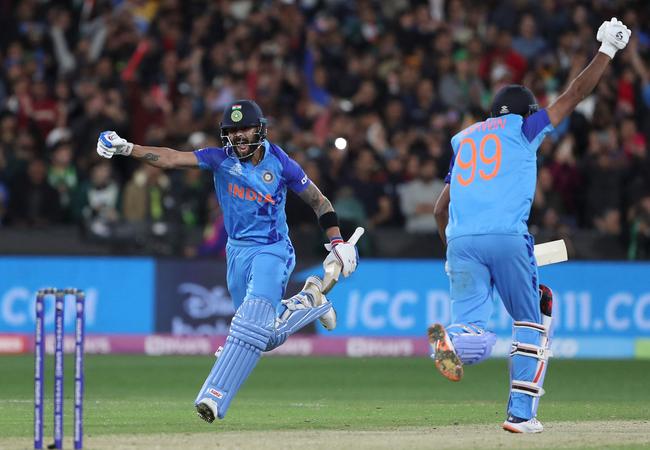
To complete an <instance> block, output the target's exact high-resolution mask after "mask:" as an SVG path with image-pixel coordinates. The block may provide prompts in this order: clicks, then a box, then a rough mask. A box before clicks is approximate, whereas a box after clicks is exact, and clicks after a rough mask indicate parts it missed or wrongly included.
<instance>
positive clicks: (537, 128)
mask: <svg viewBox="0 0 650 450" xmlns="http://www.w3.org/2000/svg"><path fill="white" fill-rule="evenodd" d="M551 131H553V125H552V124H551V120H550V119H549V117H548V113H547V112H546V110H545V109H542V110H541V111H537V112H536V113H535V114H532V115H530V116H528V117H527V118H526V119H524V122H523V124H522V125H521V132H522V134H523V135H524V138H525V139H526V142H528V144H529V146H530V148H532V149H534V150H537V148H538V147H539V146H540V144H541V143H542V141H543V140H544V138H545V137H546V135H547V134H548V133H550V132H551Z"/></svg>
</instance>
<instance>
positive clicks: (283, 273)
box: [226, 239, 296, 311]
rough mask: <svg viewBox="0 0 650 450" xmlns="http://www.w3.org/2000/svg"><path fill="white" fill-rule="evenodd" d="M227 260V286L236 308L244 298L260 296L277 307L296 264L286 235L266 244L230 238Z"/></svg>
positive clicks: (227, 247)
mask: <svg viewBox="0 0 650 450" xmlns="http://www.w3.org/2000/svg"><path fill="white" fill-rule="evenodd" d="M226 260H227V265H228V275H227V282H228V290H229V291H230V296H231V297H232V301H233V306H234V308H235V311H236V310H237V309H239V307H240V306H241V304H242V303H243V302H244V300H245V299H247V298H257V299H259V298H262V299H265V300H268V301H270V302H272V304H273V307H274V308H277V307H278V305H279V304H280V301H281V300H282V298H283V297H284V292H285V289H286V287H287V282H288V281H289V277H290V276H291V272H293V269H294V267H295V266H296V257H295V253H294V250H293V246H292V245H291V242H290V241H289V240H288V239H287V240H282V241H278V242H276V243H275V244H268V245H261V244H255V245H251V244H250V243H247V242H241V241H236V240H234V239H229V240H228V245H227V246H226Z"/></svg>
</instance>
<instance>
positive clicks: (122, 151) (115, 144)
mask: <svg viewBox="0 0 650 450" xmlns="http://www.w3.org/2000/svg"><path fill="white" fill-rule="evenodd" d="M132 151H133V144H131V143H130V142H128V141H127V140H126V139H124V138H121V137H120V136H119V135H118V134H117V133H116V132H115V131H102V132H101V133H100V134H99V139H97V153H98V154H99V156H101V157H102V158H106V159H111V158H112V157H113V155H122V156H129V155H130V154H131V152H132Z"/></svg>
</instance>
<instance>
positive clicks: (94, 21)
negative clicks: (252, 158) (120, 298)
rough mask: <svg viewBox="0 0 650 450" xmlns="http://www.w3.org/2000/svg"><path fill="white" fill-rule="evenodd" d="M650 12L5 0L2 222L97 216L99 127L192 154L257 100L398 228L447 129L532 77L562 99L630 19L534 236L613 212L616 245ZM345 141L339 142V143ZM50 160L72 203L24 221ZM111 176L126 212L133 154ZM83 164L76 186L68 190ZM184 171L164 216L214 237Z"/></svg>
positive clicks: (564, 139) (347, 189) (641, 119)
mask: <svg viewBox="0 0 650 450" xmlns="http://www.w3.org/2000/svg"><path fill="white" fill-rule="evenodd" d="M645 6H646V5H645V2H643V1H640V0H636V1H632V2H620V1H619V2H610V3H608V4H607V5H605V4H604V3H603V2H601V1H598V0H589V1H578V0H567V1H562V2H560V1H557V0H545V1H542V2H531V1H521V2H496V3H495V4H494V5H493V4H490V3H485V4H483V3H480V4H479V3H476V2H471V1H469V0H450V1H448V2H415V1H406V0H399V1H392V2H377V1H372V0H357V1H350V2H334V1H328V2H227V1H222V2H183V1H181V0H166V1H165V2H154V1H145V2H133V1H109V0H97V1H94V2H38V1H34V0H24V1H20V2H9V3H8V6H7V7H6V10H7V11H9V12H10V17H9V18H8V19H7V20H6V21H5V24H7V25H6V27H5V29H3V30H2V34H3V39H2V40H1V41H0V64H1V65H2V68H3V76H2V77H0V183H3V184H4V185H5V188H6V190H7V193H6V195H5V198H9V199H10V200H9V203H8V206H7V212H6V223H7V225H8V226H20V225H21V224H26V223H39V224H59V223H65V222H66V221H67V222H69V221H70V220H71V217H76V218H77V219H76V220H81V221H83V220H84V219H82V218H81V216H79V212H78V211H75V205H76V203H75V202H76V200H75V198H77V194H76V193H75V192H76V190H78V188H79V186H88V185H90V184H92V183H93V182H92V181H91V178H93V177H94V176H95V175H93V174H94V171H95V165H96V160H94V158H95V156H94V154H93V153H92V152H89V151H88V149H89V148H93V147H94V145H95V141H96V139H97V135H98V133H99V132H100V131H102V130H106V129H114V130H116V131H118V132H119V134H120V135H122V136H124V137H125V138H127V139H129V140H131V141H137V142H144V143H147V144H151V145H156V144H157V143H161V142H169V143H171V144H172V145H176V144H178V145H179V146H184V147H186V148H185V149H186V150H190V149H194V148H198V146H200V145H203V144H200V143H196V142H195V143H194V144H190V145H187V141H188V138H189V137H190V136H193V135H196V133H203V135H205V136H208V137H210V138H211V139H213V140H214V139H215V138H216V137H218V132H217V130H218V124H219V121H220V117H219V115H220V112H221V111H222V110H223V107H224V105H225V104H226V103H228V102H230V101H232V100H233V99H235V98H254V99H255V100H256V101H258V103H259V104H260V105H261V106H262V107H263V108H264V110H265V111H266V112H267V114H268V116H269V119H270V123H269V131H270V133H272V138H273V139H274V141H276V142H278V144H280V145H282V146H283V148H286V149H287V150H289V151H293V153H292V157H294V158H296V159H301V164H303V167H306V168H309V167H310V166H312V165H313V166H314V167H316V168H317V169H314V170H315V171H316V170H318V171H319V175H320V177H321V179H322V182H323V183H324V185H327V186H329V189H331V191H330V192H329V194H328V196H329V197H330V198H331V200H332V201H333V202H334V203H335V204H340V205H341V206H340V207H338V206H337V210H342V211H345V210H346V208H347V211H348V212H349V217H350V220H351V222H354V223H363V224H365V226H368V227H370V228H372V227H375V228H382V227H402V226H403V224H402V218H401V212H402V211H401V208H400V198H399V195H398V194H397V192H396V189H395V187H396V186H397V185H400V184H402V183H404V182H409V181H412V180H414V179H415V178H418V177H419V176H420V175H419V167H417V164H416V163H415V164H414V163H413V161H417V160H419V159H420V158H424V159H425V160H426V159H427V158H430V159H433V161H434V162H435V166H436V168H437V172H438V174H444V173H445V172H446V170H447V167H448V166H449V158H450V155H451V149H450V147H449V139H450V137H451V136H453V135H454V134H455V133H456V132H457V131H458V130H459V129H461V128H462V127H463V125H464V124H465V123H468V122H471V121H473V120H476V119H477V118H478V117H485V108H486V101H487V100H488V99H489V98H491V96H492V94H493V93H494V92H495V91H496V90H497V89H499V88H500V87H502V86H503V85H504V84H508V83H524V84H526V85H527V86H530V87H532V88H533V90H534V93H535V95H536V96H537V98H538V100H539V102H540V105H541V106H546V105H548V104H549V103H550V102H551V101H552V100H553V99H554V98H555V96H556V95H557V93H558V92H559V91H560V90H561V89H562V87H563V86H564V84H565V83H566V82H567V80H570V79H572V78H573V77H574V76H575V75H577V73H576V72H575V71H578V70H581V69H582V67H583V66H584V62H585V61H586V59H587V58H589V57H590V55H592V54H593V53H594V52H595V51H596V48H595V47H594V45H595V44H594V42H593V38H592V30H593V24H594V23H596V22H598V21H600V20H602V19H603V18H605V17H611V16H612V15H615V16H618V17H623V18H624V20H625V22H626V23H629V24H630V26H631V28H633V34H632V41H631V42H630V45H629V46H628V47H629V48H627V49H626V50H625V51H623V52H622V54H621V58H617V59H616V61H614V62H613V63H612V65H611V68H610V69H608V71H607V73H606V74H605V76H604V77H603V79H602V80H601V83H600V84H599V86H598V88H597V89H596V91H595V92H594V93H593V94H592V95H591V96H590V97H588V98H587V99H585V101H583V102H582V103H581V104H580V105H579V107H578V108H577V109H576V112H575V113H574V114H573V115H572V116H571V117H570V118H569V119H567V120H566V121H565V123H563V124H561V125H560V126H558V127H557V130H556V132H555V133H554V134H553V135H552V136H551V137H549V138H548V140H547V142H545V143H544V144H543V145H542V147H541V148H540V151H539V155H538V156H539V157H538V162H539V167H540V177H541V178H544V180H543V182H541V183H539V184H538V186H539V188H540V189H542V192H539V193H538V194H539V195H536V198H535V205H534V208H533V214H532V216H531V224H533V225H535V226H536V228H535V229H537V230H539V232H544V231H545V229H546V228H547V227H550V228H551V230H548V231H549V232H552V233H556V232H557V230H556V228H557V226H561V227H562V229H563V230H564V231H566V232H567V233H579V232H582V231H583V230H587V231H589V230H594V229H595V228H596V226H597V225H596V222H597V221H599V223H602V217H603V214H604V213H605V212H606V211H609V210H616V211H618V213H619V218H620V234H621V236H619V237H618V238H617V239H618V240H622V241H624V239H623V238H624V237H627V233H628V230H632V229H633V221H634V220H635V219H634V217H636V216H634V215H633V214H632V213H631V212H630V211H631V210H635V211H636V210H637V209H638V208H637V206H638V202H639V201H640V199H641V197H642V196H643V194H644V193H645V192H647V190H648V189H649V186H650V170H648V157H647V146H648V142H649V138H650V76H649V75H648V73H649V72H648V70H647V64H648V57H649V56H650V45H649V43H650V38H649V36H650V26H649V24H650V10H648V8H646V7H645ZM215 35H219V36H220V39H218V40H215V39H214V36H215ZM340 137H342V138H345V140H346V142H347V146H346V147H345V148H344V149H343V150H340V149H337V148H335V146H334V145H332V143H333V142H334V140H335V139H336V138H340ZM59 142H67V143H68V146H71V150H72V157H71V158H70V161H69V163H66V164H63V165H61V162H60V158H61V155H60V154H59V155H58V156H57V155H55V149H58V148H59ZM214 144H215V142H211V143H210V145H214ZM216 144H217V145H218V142H216ZM66 152H67V150H65V151H63V152H61V153H66ZM64 156H65V155H64ZM64 159H65V158H64ZM35 160H38V161H40V162H36V163H34V161H35ZM39 164H40V165H42V164H44V165H45V172H46V174H48V175H47V178H50V179H52V180H56V181H52V182H53V183H54V185H56V188H57V189H58V191H59V194H60V197H61V199H60V202H57V203H56V205H54V204H52V205H49V206H48V207H47V208H45V207H42V208H31V209H30V211H31V212H30V214H31V215H32V216H31V217H30V218H29V219H26V218H25V210H26V209H25V208H26V207H25V206H24V205H23V206H21V205H20V204H19V203H16V202H18V200H17V199H21V198H24V197H25V194H24V193H22V192H18V191H17V190H19V189H20V188H21V187H23V186H25V185H30V186H31V188H30V189H35V188H34V186H35V185H33V184H32V183H33V182H36V181H37V179H38V174H37V172H38V171H39V169H38V166H39ZM113 169H114V170H115V173H114V174H113V176H112V177H111V179H112V180H114V181H115V182H116V183H117V184H118V188H119V192H120V193H124V194H125V199H124V200H125V201H126V200H127V199H126V197H128V201H133V200H134V198H135V197H138V195H139V194H142V189H143V188H142V187H136V186H135V184H134V183H133V181H134V180H135V178H134V174H135V173H142V172H140V168H139V167H138V166H137V163H135V162H134V161H131V160H127V159H123V160H120V161H118V162H116V163H115V165H114V167H113ZM547 170H548V171H549V172H550V173H549V174H546V171H547ZM28 172H32V175H31V176H29V175H28ZM73 172H74V173H75V174H76V184H77V187H73V186H71V185H70V180H71V179H72V177H71V176H70V175H69V174H71V173H73ZM139 176H140V177H141V175H139ZM152 176H153V175H152ZM188 177H189V178H187V179H185V178H182V177H176V176H175V175H171V178H172V181H170V183H169V184H168V185H167V187H166V188H164V189H162V191H164V192H165V196H166V198H169V199H173V200H174V201H175V202H176V203H174V205H176V206H174V207H173V208H168V209H164V211H165V213H164V214H163V215H164V216H174V214H175V215H176V217H175V219H174V220H172V221H171V222H176V223H178V224H186V225H187V226H190V227H194V226H199V227H203V226H205V224H206V221H210V220H211V219H209V217H210V214H211V212H210V211H211V209H210V208H209V207H208V206H207V205H208V204H209V202H207V201H205V199H198V200H197V201H196V202H194V201H193V200H192V195H194V193H196V191H194V187H196V186H199V185H203V186H209V184H210V183H211V180H210V179H209V178H205V177H206V175H205V174H201V175H196V177H198V179H197V178H193V176H192V175H188ZM549 177H550V179H547V178H549ZM127 185H128V186H129V187H128V195H126V192H127ZM159 188H160V186H159ZM36 190H37V191H38V192H39V195H38V196H47V195H49V194H46V193H45V191H47V190H48V189H46V188H44V187H39V188H38V189H36ZM162 191H161V192H162ZM136 193H139V194H136ZM30 195H32V196H33V197H34V195H33V194H30ZM66 196H68V197H70V198H66ZM83 196H84V192H83V188H82V189H81V192H80V197H79V198H81V197H83ZM138 198H139V200H138V201H136V202H135V203H136V204H138V205H139V206H138V208H140V209H138V208H136V212H137V214H135V213H134V215H136V216H138V217H148V216H149V215H150V214H151V210H150V209H149V206H146V205H147V204H148V202H150V201H151V198H149V197H148V196H147V195H144V196H140V197H138ZM143 199H146V201H143ZM5 201H7V200H5ZM432 201H433V200H432ZM67 202H71V203H67ZM59 203H61V204H60V205H59ZM156 203H157V202H154V204H156ZM291 204H292V203H291V200H290V199H289V201H288V205H291ZM143 205H145V206H144V207H143ZM181 205H182V206H181ZM14 206H15V207H16V208H18V209H17V210H14ZM32 206H33V205H32ZM50 206H51V207H50ZM122 207H123V205H122ZM70 208H72V210H71V209H70ZM118 208H119V206H118ZM339 208H340V209H339ZM547 208H551V209H553V211H552V212H548V213H547V211H546V209H547ZM174 209H176V210H177V211H176V212H175V211H173V210H174ZM125 211H126V210H125ZM156 211H157V210H156V208H154V213H155V214H158V213H157V212H156ZM39 215H42V217H40V216H39ZM289 216H291V212H289ZM295 216H296V217H299V214H296V215H295ZM127 220H129V219H127ZM289 220H291V218H290V219H289ZM190 224H191V225H190ZM305 227H307V225H305ZM301 228H302V227H301ZM553 230H555V231H553ZM614 231H615V230H614ZM617 232H619V231H617ZM624 235H625V236H624ZM630 239H631V236H630ZM617 242H618V241H617ZM639 254H641V253H639Z"/></svg>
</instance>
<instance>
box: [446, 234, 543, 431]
mask: <svg viewBox="0 0 650 450" xmlns="http://www.w3.org/2000/svg"><path fill="white" fill-rule="evenodd" d="M447 272H448V274H449V281H450V296H451V316H452V318H451V319H452V323H461V324H473V325H476V326H478V327H480V328H482V329H485V328H486V326H487V322H488V320H489V318H490V316H491V315H492V310H493V304H492V292H493V290H494V289H496V291H497V292H498V294H499V296H500V297H501V300H502V301H503V304H504V306H505V308H506V310H507V311H508V313H509V314H510V316H511V317H512V318H513V320H516V321H526V322H535V323H541V311H540V308H539V293H538V289H539V286H538V273H537V263H536V261H535V256H534V240H533V238H532V236H530V235H473V236H462V237H458V238H454V239H452V240H451V241H449V243H448V247H447ZM517 338H518V340H520V341H522V342H526V343H530V344H535V345H539V336H538V334H537V333H535V332H531V333H524V334H523V335H519V336H517ZM535 367H536V361H535V360H534V359H532V358H527V357H525V356H514V357H513V359H512V363H511V379H516V380H523V381H530V380H533V377H534V373H535ZM532 400H533V398H532V397H531V396H529V395H526V394H521V393H512V394H511V396H510V401H509V405H508V413H509V414H512V415H515V416H517V417H521V418H525V419H529V418H530V416H531V411H532Z"/></svg>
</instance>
